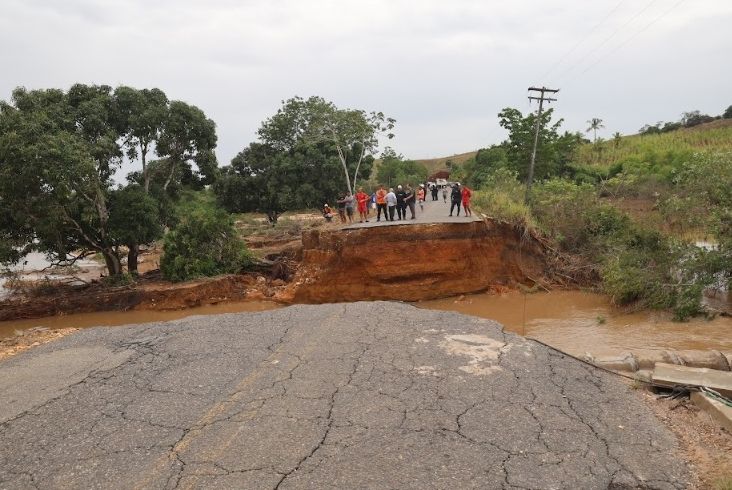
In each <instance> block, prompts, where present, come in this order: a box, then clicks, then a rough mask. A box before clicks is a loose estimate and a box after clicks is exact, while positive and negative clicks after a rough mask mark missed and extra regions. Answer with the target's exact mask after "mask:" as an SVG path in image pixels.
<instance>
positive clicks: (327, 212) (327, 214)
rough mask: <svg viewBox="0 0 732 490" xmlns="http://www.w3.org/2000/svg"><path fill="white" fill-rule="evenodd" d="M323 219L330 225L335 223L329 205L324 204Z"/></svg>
mask: <svg viewBox="0 0 732 490" xmlns="http://www.w3.org/2000/svg"><path fill="white" fill-rule="evenodd" d="M323 218H325V221H327V222H328V223H330V222H331V221H333V210H332V209H330V206H328V203H325V204H323Z"/></svg>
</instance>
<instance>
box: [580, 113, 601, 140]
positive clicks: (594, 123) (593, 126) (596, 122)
mask: <svg viewBox="0 0 732 490" xmlns="http://www.w3.org/2000/svg"><path fill="white" fill-rule="evenodd" d="M587 124H589V125H590V127H589V128H587V129H586V130H585V131H586V132H587V133H589V132H590V131H593V132H594V141H595V142H597V130H598V129H601V128H604V127H605V126H604V125H603V124H602V119H599V118H597V117H593V118H592V119H590V120H589V121H587Z"/></svg>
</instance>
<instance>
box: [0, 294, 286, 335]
mask: <svg viewBox="0 0 732 490" xmlns="http://www.w3.org/2000/svg"><path fill="white" fill-rule="evenodd" d="M280 307H281V305H279V304H277V303H274V302H270V301H242V302H236V303H220V304H217V305H207V306H198V307H195V308H188V309H185V310H167V311H152V310H139V311H138V310H132V311H99V312H94V313H74V314H71V315H58V316H50V317H45V318H31V319H27V320H25V319H24V320H10V321H7V322H0V338H3V337H10V336H13V335H15V331H16V330H25V329H29V328H33V327H48V328H69V327H73V328H87V327H98V326H111V325H132V324H137V323H150V322H163V321H168V320H177V319H179V318H185V317H189V316H193V315H215V314H218V313H239V312H242V311H265V310H272V309H274V308H280Z"/></svg>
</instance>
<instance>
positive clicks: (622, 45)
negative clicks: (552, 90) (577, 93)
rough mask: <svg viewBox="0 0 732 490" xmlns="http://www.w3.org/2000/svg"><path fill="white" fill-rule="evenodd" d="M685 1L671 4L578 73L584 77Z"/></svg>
mask: <svg viewBox="0 0 732 490" xmlns="http://www.w3.org/2000/svg"><path fill="white" fill-rule="evenodd" d="M685 1H686V0H679V1H678V2H676V3H675V4H673V5H672V6H671V8H670V9H668V10H666V11H665V12H663V13H662V14H661V15H659V16H658V17H656V18H655V19H653V20H652V21H651V22H649V23H648V24H646V25H645V26H644V27H643V28H641V30H640V31H638V32H636V33H635V34H633V35H632V36H631V37H629V38H628V39H626V40H625V41H623V42H622V43H620V44H619V45H617V46H616V47H615V48H613V49H612V50H610V51H608V52H607V53H605V55H603V56H601V57H600V58H598V59H597V60H595V62H594V63H592V64H590V65H589V66H587V68H585V69H584V70H583V71H582V72H580V75H584V74H585V73H587V72H588V71H590V69H591V68H593V67H594V66H596V65H597V64H598V63H600V62H601V61H603V60H605V59H606V58H607V57H608V56H610V55H612V54H613V53H615V52H616V51H618V50H619V49H621V48H622V47H624V46H626V45H627V44H628V43H629V42H631V41H632V40H633V39H635V38H637V37H638V36H640V35H641V34H642V33H643V32H645V31H646V30H648V29H649V28H650V27H651V26H653V24H655V23H656V22H658V21H659V20H661V19H663V18H664V17H666V16H667V15H668V14H670V13H671V12H672V11H673V10H675V9H676V8H678V7H679V5H681V4H682V3H684V2H685Z"/></svg>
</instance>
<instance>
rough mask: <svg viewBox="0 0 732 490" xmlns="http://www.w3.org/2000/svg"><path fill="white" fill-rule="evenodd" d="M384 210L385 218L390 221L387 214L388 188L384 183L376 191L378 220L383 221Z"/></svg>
mask: <svg viewBox="0 0 732 490" xmlns="http://www.w3.org/2000/svg"><path fill="white" fill-rule="evenodd" d="M382 211H383V212H384V220H385V221H389V218H388V217H387V215H386V190H385V189H384V186H383V185H380V186H379V190H378V191H376V221H381V212H382Z"/></svg>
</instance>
